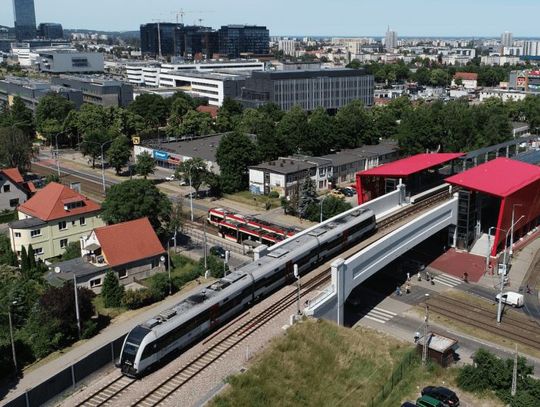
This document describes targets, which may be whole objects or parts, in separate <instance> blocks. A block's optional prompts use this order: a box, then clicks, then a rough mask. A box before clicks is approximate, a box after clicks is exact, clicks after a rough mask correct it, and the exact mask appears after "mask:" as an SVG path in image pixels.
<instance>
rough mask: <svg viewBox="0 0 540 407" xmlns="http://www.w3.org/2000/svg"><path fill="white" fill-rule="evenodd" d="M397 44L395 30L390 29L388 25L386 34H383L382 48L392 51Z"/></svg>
mask: <svg viewBox="0 0 540 407" xmlns="http://www.w3.org/2000/svg"><path fill="white" fill-rule="evenodd" d="M397 46H398V37H397V32H395V31H392V30H390V27H388V30H386V34H385V36H384V48H386V50H387V51H389V52H392V51H394V49H395V48H397Z"/></svg>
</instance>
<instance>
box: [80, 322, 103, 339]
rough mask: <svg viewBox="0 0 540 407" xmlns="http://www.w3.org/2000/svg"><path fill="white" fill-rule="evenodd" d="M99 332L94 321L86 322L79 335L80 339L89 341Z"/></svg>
mask: <svg viewBox="0 0 540 407" xmlns="http://www.w3.org/2000/svg"><path fill="white" fill-rule="evenodd" d="M98 332H99V326H98V323H97V322H96V321H94V320H92V319H91V320H90V321H88V322H87V323H86V324H84V329H83V331H82V333H81V336H82V339H89V338H91V337H93V336H94V335H95V334H97V333H98Z"/></svg>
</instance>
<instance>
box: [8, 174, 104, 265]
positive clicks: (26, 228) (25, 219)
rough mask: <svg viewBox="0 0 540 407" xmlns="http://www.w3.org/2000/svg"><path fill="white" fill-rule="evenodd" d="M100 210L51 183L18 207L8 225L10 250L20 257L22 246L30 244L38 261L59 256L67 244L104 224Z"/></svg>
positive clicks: (58, 185)
mask: <svg viewBox="0 0 540 407" xmlns="http://www.w3.org/2000/svg"><path fill="white" fill-rule="evenodd" d="M100 211H101V206H100V205H99V204H98V203H96V202H94V201H92V200H91V199H89V198H87V197H86V196H84V195H81V194H80V193H78V192H77V191H74V190H73V189H70V188H68V187H66V186H64V185H61V184H58V183H56V182H51V183H50V184H48V185H47V186H45V188H43V189H41V190H39V191H37V192H36V193H35V194H34V196H32V197H31V198H30V199H29V200H28V201H26V202H24V203H22V204H21V205H19V206H18V208H17V212H18V220H16V221H13V222H10V223H9V237H10V240H11V248H12V250H13V251H14V252H16V253H17V255H20V253H21V250H22V247H23V246H24V247H25V248H26V249H27V250H28V247H29V246H30V245H32V249H33V251H34V255H35V256H36V258H38V259H41V260H46V259H50V258H53V257H57V256H61V255H62V254H63V253H64V252H65V249H66V247H67V246H68V244H69V243H72V242H79V239H80V238H81V237H82V236H86V235H87V234H88V233H89V232H90V231H92V230H93V229H94V228H96V227H100V226H103V225H104V224H105V223H104V222H103V220H101V218H100V217H99V213H100Z"/></svg>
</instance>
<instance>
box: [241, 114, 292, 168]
mask: <svg viewBox="0 0 540 407" xmlns="http://www.w3.org/2000/svg"><path fill="white" fill-rule="evenodd" d="M236 129H237V130H238V131H240V132H242V133H248V134H255V135H257V149H258V150H259V156H260V157H261V159H264V160H275V159H276V158H278V157H279V156H280V155H281V153H282V152H283V151H284V150H286V147H284V146H283V143H282V142H281V140H279V139H278V137H277V135H276V130H275V125H274V121H273V119H272V117H271V116H270V115H269V114H267V113H266V112H264V111H261V110H256V109H246V110H244V112H243V113H242V116H241V118H240V121H239V122H238V124H237V126H236Z"/></svg>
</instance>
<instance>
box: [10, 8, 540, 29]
mask: <svg viewBox="0 0 540 407" xmlns="http://www.w3.org/2000/svg"><path fill="white" fill-rule="evenodd" d="M34 2H35V6H36V20H37V22H38V24H39V23H40V22H58V23H61V24H62V25H63V26H64V28H86V29H95V30H107V31H132V30H133V31H134V30H138V29H139V25H140V24H141V23H146V22H152V20H160V21H171V22H173V21H176V15H175V12H176V11H177V10H180V9H183V10H184V11H186V15H185V17H184V22H185V23H188V24H193V23H198V19H203V20H202V24H203V25H207V26H211V27H214V28H218V27H219V26H221V25H226V24H246V23H247V24H257V25H266V26H267V27H268V29H269V30H270V35H291V36H293V35H296V36H300V35H302V36H304V35H306V36H309V35H322V36H382V35H384V32H385V31H386V28H387V26H390V27H391V28H392V29H393V30H395V31H397V32H398V35H400V36H461V37H480V36H484V37H485V36H492V37H495V36H500V34H501V32H503V31H511V32H513V33H514V37H540V27H539V25H538V22H537V21H538V16H539V15H540V0H504V1H503V0H451V1H450V0H369V1H368V0H330V1H329V0H326V1H323V0H266V1H261V0H205V1H201V0H182V1H178V0H34ZM0 25H8V26H13V10H12V0H0Z"/></svg>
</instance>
